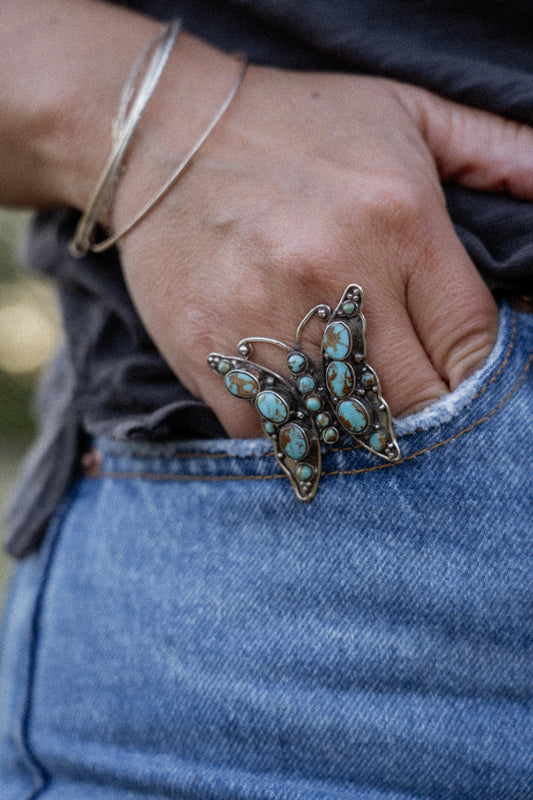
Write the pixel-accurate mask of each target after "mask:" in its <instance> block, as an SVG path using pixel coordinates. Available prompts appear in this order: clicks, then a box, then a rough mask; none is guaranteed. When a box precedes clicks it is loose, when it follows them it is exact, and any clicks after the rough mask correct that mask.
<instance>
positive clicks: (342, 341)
mask: <svg viewBox="0 0 533 800" xmlns="http://www.w3.org/2000/svg"><path fill="white" fill-rule="evenodd" d="M363 305H364V296H363V291H362V289H361V287H360V286H358V285H357V284H350V285H349V286H347V287H346V289H345V291H344V293H343V295H342V297H341V299H340V301H339V303H338V305H337V306H336V308H335V309H334V311H333V312H332V314H331V316H330V318H329V320H328V322H327V325H326V329H325V331H324V336H323V340H322V369H323V377H324V386H325V388H326V391H327V393H328V395H329V400H330V403H331V406H332V408H333V411H334V415H335V418H336V423H337V425H338V426H339V428H340V430H341V431H344V432H346V433H349V434H350V436H353V438H354V439H355V440H356V441H357V442H359V444H361V445H362V446H363V447H366V448H367V450H370V451H371V452H372V453H375V454H376V455H378V456H381V457H382V458H385V459H387V461H399V460H400V459H401V455H400V449H399V447H398V443H397V442H396V438H395V436H394V432H393V428H392V418H391V413H390V409H389V407H388V405H387V403H386V402H385V400H384V399H383V395H382V394H381V385H380V382H379V379H378V376H377V375H376V373H375V372H374V370H373V369H372V367H370V366H369V365H368V364H367V363H366V320H365V317H364V315H363Z"/></svg>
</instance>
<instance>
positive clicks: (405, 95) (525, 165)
mask: <svg viewBox="0 0 533 800" xmlns="http://www.w3.org/2000/svg"><path fill="white" fill-rule="evenodd" d="M398 92H399V93H400V100H401V102H402V104H403V105H404V107H407V109H408V110H409V112H410V113H411V115H412V116H414V118H415V121H416V123H417V125H418V128H419V130H420V131H421V133H422V135H423V136H424V139H425V141H426V144H427V146H428V148H429V150H430V151H431V153H432V155H433V157H434V159H435V162H436V165H437V168H438V170H439V174H440V176H441V178H442V180H453V181H455V182H456V183H460V184H462V185H463V186H467V187H469V188H472V189H481V190H485V191H495V192H500V191H507V192H509V193H510V194H513V195H516V196H517V197H522V198H524V199H526V200H529V199H533V129H532V128H530V127H529V126H528V125H523V124H521V123H519V122H516V121H514V120H510V119H505V118H503V117H499V116H497V115H495V114H490V113H488V112H486V111H481V110H479V109H475V108H470V107H469V106H463V105H460V104H459V103H453V102H451V101H449V100H444V99H443V98H441V97H438V96H437V95H434V94H431V93H430V92H427V91H425V90H424V89H419V88H417V87H414V86H400V87H398Z"/></svg>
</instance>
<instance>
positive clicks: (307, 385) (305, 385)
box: [298, 375, 316, 394]
mask: <svg viewBox="0 0 533 800" xmlns="http://www.w3.org/2000/svg"><path fill="white" fill-rule="evenodd" d="M315 385H316V384H315V379H314V378H313V376H312V375H302V377H301V378H300V380H299V381H298V389H299V390H300V392H301V393H302V394H309V392H312V391H313V389H314V388H315Z"/></svg>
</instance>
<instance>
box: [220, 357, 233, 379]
mask: <svg viewBox="0 0 533 800" xmlns="http://www.w3.org/2000/svg"><path fill="white" fill-rule="evenodd" d="M230 369H231V364H230V363H229V361H227V359H225V358H223V359H222V360H221V361H219V362H218V367H217V370H218V371H219V372H220V374H221V375H227V374H228V372H229V371H230Z"/></svg>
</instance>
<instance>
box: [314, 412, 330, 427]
mask: <svg viewBox="0 0 533 800" xmlns="http://www.w3.org/2000/svg"><path fill="white" fill-rule="evenodd" d="M316 421H317V422H318V424H319V425H320V427H321V428H325V427H326V426H327V425H329V423H330V422H331V417H330V415H329V414H326V412H325V411H323V412H322V413H321V414H319V415H318V416H317V418H316Z"/></svg>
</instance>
